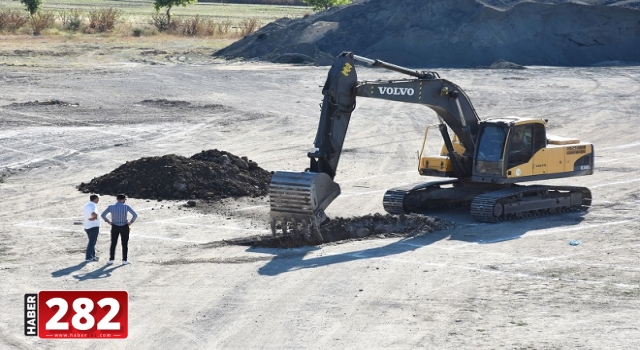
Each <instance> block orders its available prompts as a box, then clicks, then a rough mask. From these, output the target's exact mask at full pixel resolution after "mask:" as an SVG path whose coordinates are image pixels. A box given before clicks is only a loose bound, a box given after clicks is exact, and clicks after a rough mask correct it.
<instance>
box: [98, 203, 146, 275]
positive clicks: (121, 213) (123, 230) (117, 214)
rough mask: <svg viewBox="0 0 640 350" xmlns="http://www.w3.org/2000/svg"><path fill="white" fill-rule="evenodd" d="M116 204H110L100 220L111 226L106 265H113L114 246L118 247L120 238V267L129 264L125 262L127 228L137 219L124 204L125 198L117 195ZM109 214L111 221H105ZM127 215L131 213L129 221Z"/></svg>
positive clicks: (127, 261)
mask: <svg viewBox="0 0 640 350" xmlns="http://www.w3.org/2000/svg"><path fill="white" fill-rule="evenodd" d="M116 199H117V202H116V203H115V204H111V205H110V206H108V207H107V209H105V210H104V211H103V212H102V215H100V216H101V217H102V219H103V220H104V221H105V222H106V223H108V224H109V225H111V248H110V249H109V261H108V262H107V264H108V265H111V264H113V260H114V258H115V255H116V246H117V245H118V237H119V236H122V265H128V264H130V262H129V260H127V250H128V244H129V232H130V230H129V226H131V224H133V223H134V222H135V221H136V219H137V218H138V214H136V212H135V211H133V209H132V208H131V207H130V206H128V205H126V204H124V202H125V201H126V200H127V196H125V195H124V194H119V195H117V196H116ZM108 213H111V220H109V219H107V214H108ZM127 213H131V221H129V220H128V219H127Z"/></svg>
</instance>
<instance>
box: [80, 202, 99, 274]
mask: <svg viewBox="0 0 640 350" xmlns="http://www.w3.org/2000/svg"><path fill="white" fill-rule="evenodd" d="M99 201H100V198H99V197H98V195H95V194H92V195H91V196H89V202H87V204H85V205H84V208H82V212H83V215H84V232H86V233H87V237H89V244H87V252H86V254H85V262H92V261H98V260H99V259H100V258H98V257H97V256H96V242H98V233H100V216H98V206H97V204H98V202H99Z"/></svg>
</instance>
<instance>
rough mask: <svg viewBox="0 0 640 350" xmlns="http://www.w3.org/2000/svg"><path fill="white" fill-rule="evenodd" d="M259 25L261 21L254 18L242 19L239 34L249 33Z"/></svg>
mask: <svg viewBox="0 0 640 350" xmlns="http://www.w3.org/2000/svg"><path fill="white" fill-rule="evenodd" d="M260 26H261V23H260V21H259V20H257V19H256V18H251V19H243V20H242V21H240V35H241V36H245V35H249V34H251V33H253V32H255V31H256V30H258V29H259V28H260Z"/></svg>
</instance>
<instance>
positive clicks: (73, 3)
mask: <svg viewBox="0 0 640 350" xmlns="http://www.w3.org/2000/svg"><path fill="white" fill-rule="evenodd" d="M101 8H116V9H118V10H120V11H122V16H123V18H124V19H127V20H128V21H130V22H146V21H148V18H149V17H150V16H151V15H152V14H154V13H155V9H154V7H153V0H45V1H44V2H43V5H42V10H44V11H53V12H61V11H69V10H82V11H91V10H95V9H101ZM0 9H15V10H25V7H24V5H23V4H22V3H20V2H19V1H17V0H0ZM25 12H26V10H25ZM311 12H312V10H311V8H310V7H306V6H280V5H249V4H218V3H201V2H198V3H195V4H193V5H188V6H186V7H182V6H178V7H173V8H172V9H171V14H172V15H175V16H195V15H200V17H205V18H207V19H212V20H216V21H219V20H230V21H232V22H238V21H240V20H244V19H257V20H259V21H260V22H262V23H263V24H264V23H268V22H272V21H274V20H276V19H278V18H282V17H289V18H299V17H302V16H304V15H306V14H309V13H311Z"/></svg>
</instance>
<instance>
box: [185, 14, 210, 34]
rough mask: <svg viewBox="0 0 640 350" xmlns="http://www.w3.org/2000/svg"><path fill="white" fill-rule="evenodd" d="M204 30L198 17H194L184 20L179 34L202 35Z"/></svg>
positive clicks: (202, 22)
mask: <svg viewBox="0 0 640 350" xmlns="http://www.w3.org/2000/svg"><path fill="white" fill-rule="evenodd" d="M205 30H206V25H205V22H204V21H203V20H201V19H200V15H196V16H195V17H193V18H187V19H185V20H184V22H183V24H182V30H181V34H182V35H188V36H196V35H204V33H205Z"/></svg>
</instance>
